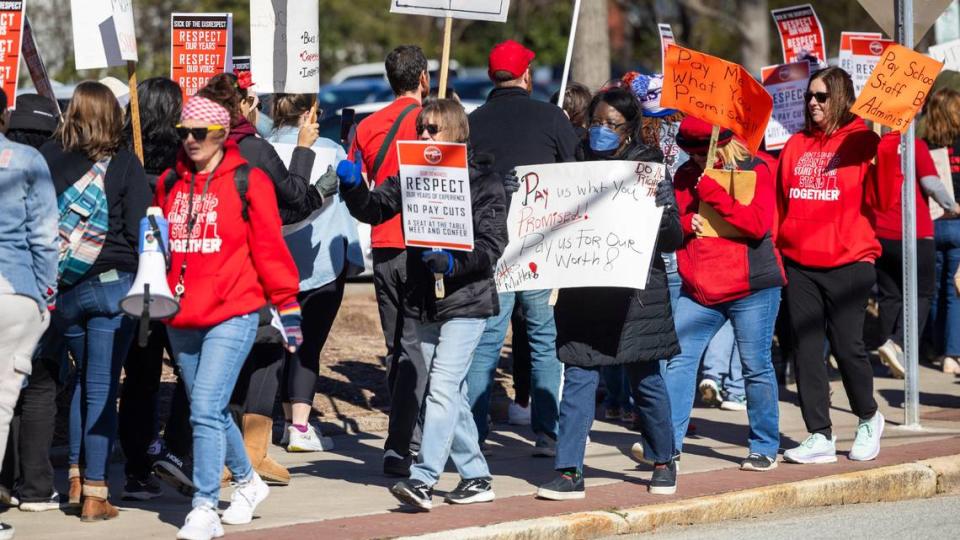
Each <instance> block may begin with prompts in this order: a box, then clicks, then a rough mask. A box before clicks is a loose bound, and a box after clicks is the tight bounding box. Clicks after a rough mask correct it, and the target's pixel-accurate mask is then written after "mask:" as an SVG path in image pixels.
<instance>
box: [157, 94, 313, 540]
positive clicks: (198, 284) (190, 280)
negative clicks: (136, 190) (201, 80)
mask: <svg viewBox="0 0 960 540" xmlns="http://www.w3.org/2000/svg"><path fill="white" fill-rule="evenodd" d="M229 130H230V112H229V111H227V109H225V108H224V107H222V106H221V105H219V104H217V103H215V102H214V101H211V100H210V99H207V98H204V97H202V96H194V97H193V98H191V99H190V101H188V102H187V103H186V105H185V106H184V108H183V113H182V114H181V120H180V124H179V125H178V126H177V132H178V134H179V136H180V138H181V139H182V140H183V150H182V151H181V152H180V155H179V156H178V158H177V165H176V167H175V171H176V176H177V180H176V181H175V182H174V183H173V184H172V186H170V187H169V191H168V188H167V186H166V185H164V184H165V183H158V186H157V194H156V198H155V204H156V205H157V206H159V207H161V208H162V209H163V211H164V214H166V216H167V219H168V221H169V223H170V263H171V264H170V269H169V271H168V273H167V281H168V283H169V284H170V287H171V289H173V291H174V294H175V295H176V296H177V298H178V300H179V302H180V312H179V313H177V315H176V316H174V317H173V318H172V319H171V320H170V321H169V322H168V326H169V330H168V332H169V335H170V345H171V347H172V348H173V354H174V359H175V360H176V362H177V365H178V366H179V368H180V373H181V376H182V377H183V379H184V383H185V385H186V388H187V394H188V395H189V397H190V423H191V425H192V426H193V460H194V467H193V483H194V485H195V486H196V494H195V495H194V497H193V511H191V512H190V514H188V515H187V518H186V523H185V524H184V526H183V528H181V529H180V531H179V533H178V534H177V538H181V539H190V540H194V539H209V538H214V537H218V536H221V535H223V528H222V526H221V518H220V517H219V516H217V512H216V509H217V504H218V502H219V499H220V476H221V471H222V470H223V467H224V465H226V467H227V469H228V470H229V471H230V473H231V474H232V476H233V479H234V481H235V482H236V484H237V487H236V490H235V491H234V493H233V495H232V496H231V504H230V507H229V508H227V510H226V511H225V512H224V513H223V517H222V523H227V524H244V523H249V522H250V520H251V519H252V518H253V512H254V509H255V508H256V506H257V505H258V504H259V503H260V502H261V501H263V500H264V499H265V498H266V496H267V494H268V493H269V488H267V485H266V484H265V483H264V482H263V481H262V480H261V479H260V477H259V475H257V473H256V472H254V470H253V468H252V466H251V464H250V460H249V459H248V458H247V454H246V452H245V450H244V445H243V438H242V436H241V435H240V430H239V428H238V427H237V425H236V423H235V422H234V420H233V418H232V416H231V415H230V412H229V410H228V404H229V400H230V395H231V392H232V390H233V387H234V384H235V383H236V381H237V376H238V375H239V373H240V369H241V368H242V366H243V363H244V360H245V359H246V358H247V355H248V354H249V352H250V349H251V347H252V345H253V340H254V337H255V336H256V333H257V326H258V322H259V315H258V312H259V310H260V308H261V307H263V305H264V303H265V302H266V300H269V301H270V302H271V303H272V304H274V305H276V306H278V307H279V311H280V315H281V320H282V323H283V326H284V329H285V333H286V336H287V340H288V346H289V348H290V350H291V351H295V350H296V347H297V346H299V344H300V342H301V341H302V338H301V336H300V306H299V304H297V292H298V290H299V289H298V275H297V269H296V266H295V265H294V262H293V259H292V258H291V256H290V253H289V251H288V250H287V247H286V244H285V243H284V241H283V236H282V235H281V232H280V216H279V213H278V210H277V201H276V196H275V194H274V189H273V185H272V183H271V181H270V179H269V178H268V177H267V176H266V174H265V173H263V172H262V171H261V170H259V169H255V168H251V167H250V166H249V164H248V163H247V162H246V161H245V160H244V159H243V158H242V157H241V156H240V152H239V149H238V147H237V144H236V143H235V142H232V141H230V140H228V138H227V135H228V133H229Z"/></svg>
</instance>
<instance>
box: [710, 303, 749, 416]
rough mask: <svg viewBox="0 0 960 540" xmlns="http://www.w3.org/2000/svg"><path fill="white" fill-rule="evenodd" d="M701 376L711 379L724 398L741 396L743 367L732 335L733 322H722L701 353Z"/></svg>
mask: <svg viewBox="0 0 960 540" xmlns="http://www.w3.org/2000/svg"><path fill="white" fill-rule="evenodd" d="M703 378H704V379H713V380H714V381H715V382H716V383H717V385H718V386H720V391H721V393H722V394H723V398H724V399H731V398H742V397H743V368H742V366H741V361H740V348H739V347H737V340H736V339H734V337H733V324H731V323H730V321H729V320H728V321H727V322H725V323H723V326H721V327H720V330H719V331H718V332H717V335H715V336H713V339H711V340H710V345H708V346H707V352H705V353H704V354H703Z"/></svg>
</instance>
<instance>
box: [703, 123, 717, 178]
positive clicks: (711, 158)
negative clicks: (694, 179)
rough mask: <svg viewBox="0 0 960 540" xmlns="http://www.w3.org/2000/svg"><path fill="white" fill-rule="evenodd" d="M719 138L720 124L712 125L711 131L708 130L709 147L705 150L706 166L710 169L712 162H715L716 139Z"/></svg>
mask: <svg viewBox="0 0 960 540" xmlns="http://www.w3.org/2000/svg"><path fill="white" fill-rule="evenodd" d="M719 139H720V126H713V131H711V132H710V147H709V149H708V150H707V162H706V166H707V167H706V168H708V169H712V168H713V164H714V163H716V162H717V160H716V157H715V156H716V155H717V141H718V140H719Z"/></svg>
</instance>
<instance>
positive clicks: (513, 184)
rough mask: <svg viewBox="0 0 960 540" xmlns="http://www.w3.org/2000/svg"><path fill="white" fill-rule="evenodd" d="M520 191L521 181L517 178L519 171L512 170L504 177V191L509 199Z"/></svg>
mask: <svg viewBox="0 0 960 540" xmlns="http://www.w3.org/2000/svg"><path fill="white" fill-rule="evenodd" d="M519 190H520V179H519V178H517V170H516V169H510V172H508V173H506V174H504V175H503V191H505V192H506V193H507V197H509V196H511V195H513V194H514V193H516V192H517V191H519Z"/></svg>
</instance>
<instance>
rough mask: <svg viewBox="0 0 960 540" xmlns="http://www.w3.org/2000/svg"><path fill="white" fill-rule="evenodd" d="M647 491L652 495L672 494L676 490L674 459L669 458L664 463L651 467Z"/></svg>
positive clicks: (675, 464)
mask: <svg viewBox="0 0 960 540" xmlns="http://www.w3.org/2000/svg"><path fill="white" fill-rule="evenodd" d="M649 491H650V493H653V494H654V495H673V494H674V493H676V492H677V462H676V460H671V461H670V463H667V464H666V465H655V466H654V467H653V476H652V477H650V487H649Z"/></svg>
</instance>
